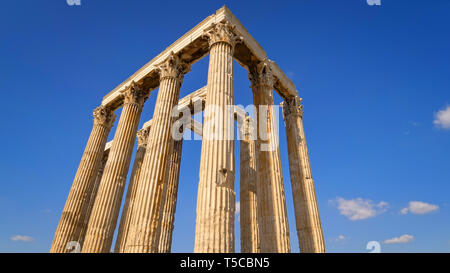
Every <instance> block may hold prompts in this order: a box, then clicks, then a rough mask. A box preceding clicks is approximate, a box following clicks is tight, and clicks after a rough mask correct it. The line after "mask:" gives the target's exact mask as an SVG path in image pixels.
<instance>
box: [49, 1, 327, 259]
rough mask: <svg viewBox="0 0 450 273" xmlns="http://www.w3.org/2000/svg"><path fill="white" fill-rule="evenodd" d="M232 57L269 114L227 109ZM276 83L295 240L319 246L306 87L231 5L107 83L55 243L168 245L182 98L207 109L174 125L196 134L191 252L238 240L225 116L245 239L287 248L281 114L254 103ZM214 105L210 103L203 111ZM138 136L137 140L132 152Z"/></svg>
mask: <svg viewBox="0 0 450 273" xmlns="http://www.w3.org/2000/svg"><path fill="white" fill-rule="evenodd" d="M208 54H209V70H208V80H207V85H206V86H205V87H203V88H201V89H199V90H197V91H194V92H192V93H191V94H189V95H188V96H186V97H183V98H181V99H180V98H179V94H180V87H181V85H182V83H183V78H184V75H185V74H186V73H188V72H189V70H190V66H191V65H192V64H193V63H195V62H197V61H198V60H200V59H201V58H203V57H205V56H206V55H208ZM233 59H234V60H236V61H237V63H239V64H240V65H242V66H243V67H244V68H245V69H246V70H247V71H248V73H249V79H250V83H251V89H252V91H253V104H254V105H255V109H256V113H255V115H256V116H257V117H261V116H263V117H265V121H266V122H260V120H261V119H257V118H254V119H252V118H251V117H250V116H249V115H247V114H246V113H245V111H242V109H239V108H238V107H236V108H235V110H234V111H229V106H230V105H231V106H234V90H233ZM154 90H155V92H157V100H156V105H155V109H154V114H153V118H152V120H150V121H148V122H146V123H145V124H144V126H143V128H141V129H140V130H138V129H139V128H138V125H139V121H140V118H141V112H142V109H143V107H144V104H145V101H146V99H147V98H148V97H149V95H150V92H152V91H154ZM156 90H157V91H156ZM273 90H275V91H276V92H277V93H278V94H279V95H280V96H281V97H282V98H283V99H284V102H283V103H282V112H283V117H284V122H285V124H286V130H287V132H286V135H287V146H288V153H289V169H290V177H291V183H292V193H293V200H294V209H295V221H296V227H297V235H298V238H299V244H300V250H301V252H325V245H324V240H323V234H322V227H321V222H320V217H319V211H318V206H317V201H316V194H315V189H314V182H313V179H312V175H311V168H310V163H309V157H308V150H307V146H306V141H305V133H304V130H303V121H302V119H303V111H302V105H301V99H300V98H299V97H298V93H297V90H296V88H295V86H294V84H293V83H292V82H291V81H290V80H289V79H288V77H287V76H286V75H285V74H284V73H283V71H282V70H281V69H280V68H279V67H278V66H277V65H276V64H275V63H274V62H273V61H271V60H270V59H269V58H268V56H267V55H266V53H265V52H264V50H263V49H262V47H261V46H260V45H259V44H258V43H257V42H256V41H255V39H253V37H252V36H251V35H250V34H249V33H248V32H247V30H246V29H245V28H244V27H243V26H242V24H241V23H240V22H239V21H238V20H237V19H236V17H235V16H234V15H233V14H232V13H231V12H230V10H229V9H228V8H226V7H223V8H221V9H219V10H217V12H216V13H215V14H213V15H211V16H209V17H207V18H206V19H204V20H203V21H202V22H200V23H199V24H198V25H197V26H195V27H194V28H193V29H191V30H190V31H189V32H187V33H186V34H185V35H183V36H182V37H181V38H179V39H178V40H177V41H176V42H175V43H173V44H172V45H170V46H169V47H168V48H167V49H166V50H164V51H163V52H162V53H161V54H159V55H158V56H156V57H155V58H154V59H152V60H151V61H150V62H148V63H147V64H146V65H144V66H143V67H142V68H141V69H139V70H138V71H137V72H135V73H134V74H133V75H132V76H131V77H129V78H128V79H127V80H125V81H124V82H123V83H122V84H120V85H119V86H117V87H116V88H115V89H114V90H112V91H111V92H110V93H108V94H107V95H106V96H105V97H104V98H103V100H102V102H101V105H100V106H99V107H98V108H96V109H95V110H94V114H93V115H94V122H93V128H92V131H91V134H90V137H89V140H88V142H87V145H86V147H85V150H84V154H83V156H82V158H81V162H80V164H79V166H78V171H77V173H76V175H75V179H74V181H73V185H72V188H71V190H70V193H69V196H68V198H67V201H66V204H65V206H64V209H63V212H62V216H61V219H60V222H59V224H58V227H57V229H56V233H55V237H54V241H53V244H52V246H51V250H50V251H51V252H69V251H70V247H68V246H69V245H72V244H73V243H75V244H78V245H79V248H80V249H81V252H92V253H100V252H110V251H111V250H112V249H113V250H114V251H115V252H152V253H156V252H170V250H171V244H172V232H173V229H174V216H175V208H176V202H177V189H178V181H179V177H180V160H181V151H182V145H183V139H175V138H174V137H173V132H172V129H173V126H174V124H175V122H177V117H174V116H173V114H172V112H173V109H178V110H179V111H180V112H183V111H188V112H189V113H191V114H196V113H200V112H202V111H204V116H205V119H204V120H205V121H204V122H203V123H201V122H198V121H195V120H194V119H184V121H183V123H182V126H181V127H180V128H182V129H189V130H192V131H193V132H194V133H196V134H199V135H202V136H203V138H202V150H201V161H200V174H199V186H198V196H197V216H196V231H195V245H194V252H201V253H203V252H234V251H235V231H234V223H235V220H234V219H235V210H236V208H235V206H236V200H235V199H236V198H235V190H234V185H235V168H236V166H235V159H234V156H235V153H234V148H235V140H234V139H230V138H228V136H229V134H230V131H232V132H234V131H233V130H234V129H233V128H234V127H233V126H234V125H233V124H232V123H230V122H226V121H228V120H232V121H233V122H234V121H235V120H236V121H237V122H238V123H239V124H240V129H239V130H240V133H241V135H242V138H241V139H240V140H239V145H240V147H241V148H240V157H241V159H240V181H239V182H240V227H241V230H240V233H241V242H240V243H241V251H242V252H248V253H256V252H290V238H289V226H288V219H287V208H286V198H285V191H284V184H283V177H282V170H281V159H280V149H279V143H278V134H277V131H276V130H274V126H275V125H274V123H275V121H274V119H275V118H276V117H275V115H274V113H273V108H272V107H265V108H264V107H258V106H272V105H273V104H274V102H273ZM209 106H214V107H213V108H214V109H215V111H208V110H207V109H208V107H209ZM119 108H122V109H121V115H120V118H119V120H118V124H117V128H116V130H115V135H114V138H113V140H112V141H110V142H108V143H107V140H108V135H109V132H110V130H111V128H112V126H113V124H114V123H115V119H116V116H115V114H114V111H116V110H118V109H119ZM207 120H209V121H211V120H213V122H206V121H207ZM261 131H265V132H267V137H265V138H261V137H260V135H259V134H258V133H257V132H261ZM210 132H216V133H215V134H214V137H206V135H207V134H209V133H210ZM233 134H234V133H232V135H233ZM253 136H255V137H253ZM136 138H137V143H138V144H137V152H136V155H135V159H134V162H131V158H132V153H133V149H134V147H135V142H136ZM267 146H269V147H272V149H267ZM130 166H131V170H130ZM129 171H131V172H130V174H128V173H129ZM127 176H128V177H129V182H128V187H127V191H126V193H124V190H125V185H126V178H127ZM124 195H125V198H124ZM122 201H123V202H124V204H123V209H122V214H121V217H120V219H119V211H120V209H121V207H122ZM192 220H193V221H194V219H192ZM116 228H117V229H118V235H117V238H116V243H115V245H114V246H112V243H113V236H114V233H115V231H116Z"/></svg>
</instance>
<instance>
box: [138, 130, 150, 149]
mask: <svg viewBox="0 0 450 273" xmlns="http://www.w3.org/2000/svg"><path fill="white" fill-rule="evenodd" d="M149 132H150V127H148V128H145V129H141V130H139V131H138V132H137V134H136V136H137V140H138V146H139V147H141V146H146V145H147V139H148V133H149Z"/></svg>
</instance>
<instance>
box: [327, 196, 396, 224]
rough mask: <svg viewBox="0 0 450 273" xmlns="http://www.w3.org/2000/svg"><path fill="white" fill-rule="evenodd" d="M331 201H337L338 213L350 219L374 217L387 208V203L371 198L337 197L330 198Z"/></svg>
mask: <svg viewBox="0 0 450 273" xmlns="http://www.w3.org/2000/svg"><path fill="white" fill-rule="evenodd" d="M330 201H331V203H337V209H338V210H339V213H340V214H342V215H344V216H346V217H347V218H348V219H350V220H351V221H356V220H364V219H368V218H372V217H375V216H376V215H378V214H381V213H383V212H385V211H386V210H387V208H388V207H389V204H388V203H387V202H384V201H381V202H379V203H374V202H373V201H372V200H369V199H363V198H355V199H348V200H347V199H344V198H342V197H337V198H336V200H330Z"/></svg>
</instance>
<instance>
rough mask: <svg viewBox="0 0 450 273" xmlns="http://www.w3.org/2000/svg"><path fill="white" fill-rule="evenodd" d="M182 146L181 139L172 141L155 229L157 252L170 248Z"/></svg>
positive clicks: (167, 250) (168, 250)
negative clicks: (158, 218)
mask: <svg viewBox="0 0 450 273" xmlns="http://www.w3.org/2000/svg"><path fill="white" fill-rule="evenodd" d="M182 147H183V140H177V141H174V146H173V152H172V154H171V155H170V159H169V174H168V176H167V182H166V186H165V190H164V194H163V205H162V206H161V210H160V221H159V226H158V231H157V234H158V235H157V237H158V240H159V243H158V252H159V253H169V252H170V250H171V248H172V234H173V228H174V221H175V209H176V206H177V194H178V181H179V177H180V163H181V151H182Z"/></svg>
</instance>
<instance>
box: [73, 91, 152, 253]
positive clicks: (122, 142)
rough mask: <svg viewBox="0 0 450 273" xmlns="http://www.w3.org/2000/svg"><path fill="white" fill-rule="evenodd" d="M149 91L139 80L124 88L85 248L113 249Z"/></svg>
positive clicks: (99, 250)
mask: <svg viewBox="0 0 450 273" xmlns="http://www.w3.org/2000/svg"><path fill="white" fill-rule="evenodd" d="M146 93H147V92H146V91H145V90H144V89H142V87H141V86H139V85H138V84H136V83H132V84H131V85H130V86H129V88H128V89H126V91H125V92H124V105H123V109H122V114H121V115H120V120H119V125H118V126H117V130H116V134H115V136H114V141H113V143H112V146H111V150H110V153H109V157H108V161H107V162H106V166H105V171H104V172H103V177H102V180H101V182H100V186H99V189H98V193H97V198H96V199H95V203H94V208H93V210H92V214H91V217H90V219H89V224H88V229H87V232H86V238H85V241H84V245H83V248H82V250H81V251H82V252H94V253H98V252H106V253H108V252H110V250H111V244H112V240H113V235H114V230H115V227H116V223H117V218H118V215H119V210H120V205H121V201H122V196H123V190H124V187H125V182H126V177H127V173H128V168H129V166H130V160H131V154H132V152H133V146H134V142H135V139H136V131H137V127H138V125H139V118H140V116H141V112H142V107H143V105H144V101H145V98H146V95H147V94H146Z"/></svg>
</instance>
